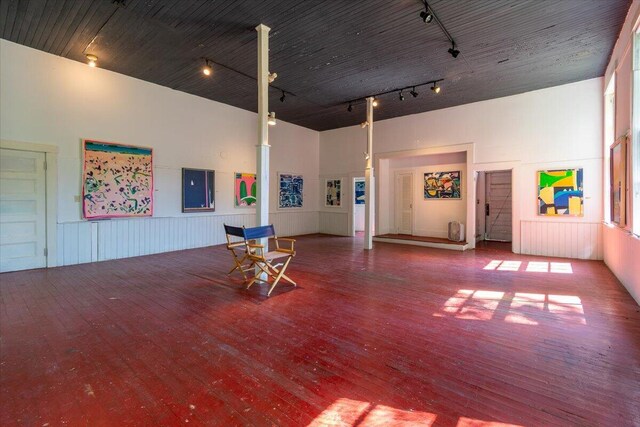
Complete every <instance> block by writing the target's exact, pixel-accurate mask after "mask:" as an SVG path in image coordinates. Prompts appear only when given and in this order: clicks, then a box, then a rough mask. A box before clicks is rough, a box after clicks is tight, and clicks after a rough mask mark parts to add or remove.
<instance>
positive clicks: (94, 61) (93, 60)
mask: <svg viewBox="0 0 640 427" xmlns="http://www.w3.org/2000/svg"><path fill="white" fill-rule="evenodd" d="M85 57H86V58H87V65H88V66H89V67H95V66H96V65H98V57H97V56H95V55H91V54H87V55H85Z"/></svg>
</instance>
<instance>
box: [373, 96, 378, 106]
mask: <svg viewBox="0 0 640 427" xmlns="http://www.w3.org/2000/svg"><path fill="white" fill-rule="evenodd" d="M371 105H373V106H374V107H377V106H378V100H377V99H375V98H373V102H372V103H371Z"/></svg>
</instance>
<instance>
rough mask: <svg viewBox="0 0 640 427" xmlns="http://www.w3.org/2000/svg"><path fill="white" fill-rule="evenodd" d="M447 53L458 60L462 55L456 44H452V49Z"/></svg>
mask: <svg viewBox="0 0 640 427" xmlns="http://www.w3.org/2000/svg"><path fill="white" fill-rule="evenodd" d="M447 52H449V53H450V54H451V56H453V57H454V58H457V57H458V55H460V51H459V50H458V49H456V44H455V43H454V42H451V47H450V48H449V50H448V51H447Z"/></svg>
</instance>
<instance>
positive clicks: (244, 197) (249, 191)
mask: <svg viewBox="0 0 640 427" xmlns="http://www.w3.org/2000/svg"><path fill="white" fill-rule="evenodd" d="M257 186H258V183H257V181H256V174H255V173H242V172H236V173H235V179H234V195H235V201H234V206H235V207H236V208H247V207H251V206H255V205H256V201H257V199H256V197H257V193H258V188H257Z"/></svg>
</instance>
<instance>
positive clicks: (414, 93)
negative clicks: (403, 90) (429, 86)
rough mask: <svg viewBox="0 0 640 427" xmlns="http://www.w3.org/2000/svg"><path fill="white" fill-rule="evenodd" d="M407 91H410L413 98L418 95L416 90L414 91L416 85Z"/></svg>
mask: <svg viewBox="0 0 640 427" xmlns="http://www.w3.org/2000/svg"><path fill="white" fill-rule="evenodd" d="M409 93H410V94H411V96H413V97H414V98H417V97H418V92H416V87H415V86H414V87H413V88H412V89H411V92H409Z"/></svg>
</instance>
